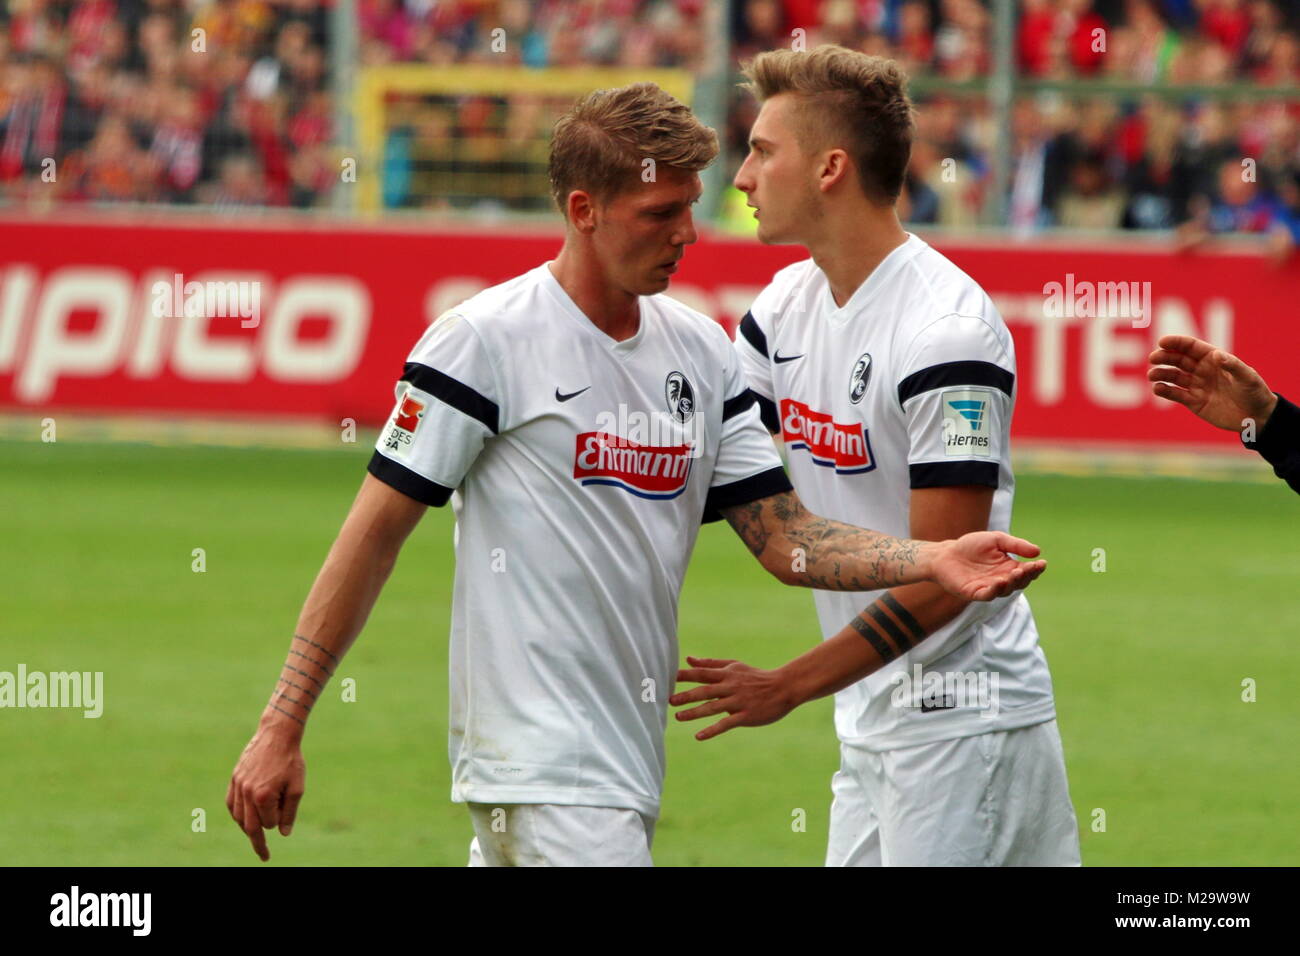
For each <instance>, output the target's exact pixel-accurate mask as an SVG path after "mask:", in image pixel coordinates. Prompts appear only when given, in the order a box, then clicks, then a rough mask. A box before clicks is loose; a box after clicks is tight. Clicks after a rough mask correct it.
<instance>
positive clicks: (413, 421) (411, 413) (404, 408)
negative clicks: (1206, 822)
mask: <svg viewBox="0 0 1300 956" xmlns="http://www.w3.org/2000/svg"><path fill="white" fill-rule="evenodd" d="M427 407H428V406H427V404H426V403H425V402H423V401H421V400H420V399H418V398H415V397H414V396H412V395H411V394H410V392H407V393H406V394H404V395H403V396H402V398H401V400H400V401H398V403H397V408H396V409H395V410H394V411H393V418H392V424H391V425H390V426H389V428H388V434H387V436H386V437H385V438H384V448H386V449H387V450H388V451H390V452H394V453H396V454H399V455H400V454H402V453H403V452H406V451H408V450H409V449H410V447H411V444H412V443H413V442H414V441H415V432H416V430H417V429H418V428H419V427H420V422H421V421H423V420H424V411H425V409H426V408H427Z"/></svg>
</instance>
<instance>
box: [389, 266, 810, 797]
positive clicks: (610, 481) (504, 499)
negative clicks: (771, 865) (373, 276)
mask: <svg viewBox="0 0 1300 956" xmlns="http://www.w3.org/2000/svg"><path fill="white" fill-rule="evenodd" d="M639 301H640V310H641V323H640V328H639V330H638V331H637V334H636V335H635V336H633V337H632V338H630V339H628V340H626V341H623V342H616V341H614V339H612V338H610V337H609V336H607V335H606V334H605V333H603V332H601V331H600V330H599V329H598V328H596V326H595V325H593V324H592V323H591V322H590V321H589V320H588V319H587V317H586V316H585V315H584V314H583V313H582V312H581V311H580V310H579V309H578V307H577V306H576V305H575V304H574V302H573V301H572V300H571V299H570V298H569V296H568V294H567V293H566V292H565V291H564V289H563V287H562V286H561V285H560V283H559V282H558V281H557V280H556V279H555V277H554V275H553V274H552V273H551V271H550V269H549V268H548V266H547V265H541V266H538V267H537V268H536V269H533V270H531V271H529V272H527V273H525V274H523V275H521V276H519V277H517V278H515V279H511V280H510V281H508V282H505V283H502V284H501V285H497V286H494V287H492V288H490V289H487V290H485V291H483V292H481V293H479V294H478V295H476V296H474V297H473V298H471V299H469V300H467V301H465V302H464V303H462V304H461V305H459V306H457V307H456V308H454V309H452V310H451V311H450V312H448V313H446V314H444V315H443V316H441V317H440V318H439V319H438V320H437V321H436V322H435V323H433V324H432V325H431V326H430V327H429V329H428V331H427V332H426V333H425V334H424V336H423V337H422V338H421V339H420V341H419V342H418V343H417V344H416V346H415V348H414V349H413V350H412V351H411V354H410V357H409V359H408V360H407V364H406V368H405V373H404V374H403V376H402V378H401V380H400V381H399V382H398V384H397V390H396V391H397V404H396V407H395V408H394V411H393V414H392V416H391V417H390V418H389V420H388V423H387V425H385V426H384V429H383V431H382V433H381V434H380V437H379V440H378V442H377V443H376V446H375V454H374V456H373V458H372V459H371V462H370V466H369V470H370V473H371V474H373V475H374V476H375V477H377V478H379V479H380V480H382V481H384V482H386V483H387V484H389V485H391V486H392V487H394V488H396V489H398V490H399V491H401V492H403V493H404V494H406V495H409V496H410V497H412V498H415V499H417V500H419V501H422V502H425V503H426V504H429V505H435V506H437V505H442V504H444V503H445V502H446V501H447V500H448V498H450V500H451V502H452V506H453V508H454V510H455V514H456V576H455V584H454V588H453V597H452V615H451V617H452V620H451V722H450V730H451V732H450V742H449V743H450V756H451V763H452V799H453V800H454V801H457V802H466V801H468V802H472V803H486V804H505V803H555V804H570V805H573V804H577V805H584V806H604V807H623V808H628V809H633V810H637V811H639V812H641V813H645V814H649V815H652V816H657V815H658V812H659V797H660V790H661V788H662V784H663V776H664V727H665V723H666V720H667V701H668V697H669V695H670V694H671V693H672V692H673V685H674V681H675V677H676V672H677V666H678V652H677V599H678V594H679V592H680V590H681V585H682V578H683V576H684V575H685V573H686V565H687V562H688V560H689V558H690V554H691V550H692V548H693V547H694V545H695V538H696V535H697V534H698V532H699V528H700V523H701V521H702V520H713V519H716V518H718V517H720V515H719V514H718V513H717V512H718V509H719V508H724V507H729V506H731V505H736V504H743V503H745V502H748V501H753V500H756V499H759V498H765V497H767V496H768V495H772V494H776V493H778V492H782V491H788V490H789V489H790V483H789V481H788V479H787V478H786V474H785V471H784V469H783V468H782V466H781V459H780V457H779V456H778V455H777V453H776V450H775V448H774V447H773V445H772V442H771V439H770V437H769V435H768V433H767V430H766V429H765V428H764V427H763V424H762V421H761V420H760V418H759V412H758V407H757V403H756V401H755V397H754V395H753V393H752V392H750V391H749V389H748V387H747V386H746V383H745V377H744V372H743V371H742V370H741V367H740V360H739V357H738V356H737V355H736V353H735V351H734V349H732V347H731V343H730V342H729V341H728V339H727V335H726V333H725V332H724V331H723V330H722V328H721V326H719V325H718V324H717V323H716V322H714V321H712V320H711V319H709V318H708V317H706V316H704V315H701V314H700V313H698V312H695V311H693V310H691V309H689V308H687V307H686V306H684V305H682V304H680V303H678V302H676V301H674V300H673V299H670V298H668V297H667V296H664V295H655V296H648V297H642V298H641V299H640V300H639Z"/></svg>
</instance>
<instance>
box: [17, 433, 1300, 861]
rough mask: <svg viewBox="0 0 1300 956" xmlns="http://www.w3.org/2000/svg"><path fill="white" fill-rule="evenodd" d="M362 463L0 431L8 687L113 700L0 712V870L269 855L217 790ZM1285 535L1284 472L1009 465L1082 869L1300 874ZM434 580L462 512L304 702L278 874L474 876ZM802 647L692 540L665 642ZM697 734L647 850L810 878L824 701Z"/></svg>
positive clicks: (422, 550)
mask: <svg viewBox="0 0 1300 956" xmlns="http://www.w3.org/2000/svg"><path fill="white" fill-rule="evenodd" d="M368 457H369V449H368V448H367V447H365V446H364V445H356V446H349V450H348V451H346V452H338V451H332V452H326V451H305V450H302V451H299V450H295V451H273V450H266V449H226V448H158V447H153V446H148V445H103V444H77V443H74V442H59V443H56V444H23V443H16V442H3V443H0V502H3V508H2V509H0V542H3V545H2V546H0V547H2V549H3V551H2V553H3V555H4V561H3V582H4V586H3V598H0V670H7V671H11V672H12V671H16V669H17V666H18V665H19V664H20V663H22V664H25V665H26V666H27V669H28V670H29V671H36V670H42V671H60V670H80V671H103V672H104V697H105V704H104V713H103V716H102V717H100V718H99V719H85V718H84V717H83V716H82V714H81V712H80V711H70V710H53V709H47V710H31V709H24V710H16V709H15V710H10V709H4V710H0V753H3V754H4V755H5V766H6V768H7V771H8V772H6V773H5V774H3V775H0V860H3V861H4V862H5V863H6V864H11V865H149V864H161V865H235V864H250V865H262V864H260V863H259V862H258V861H257V859H256V857H255V856H254V855H253V853H252V851H251V849H250V848H249V845H248V841H247V839H246V838H245V837H244V836H243V834H242V833H240V832H239V831H238V830H237V829H236V827H235V825H234V823H233V822H232V821H231V820H230V819H229V815H228V814H227V812H226V808H225V803H224V801H225V793H226V786H227V783H228V781H229V777H230V772H231V769H232V768H233V766H234V763H235V761H236V759H237V758H238V756H239V753H240V750H241V749H242V748H243V746H244V744H245V743H246V742H247V740H248V738H249V736H250V734H251V733H252V731H253V729H254V726H255V724H256V720H257V717H258V715H259V714H260V712H261V710H262V707H263V705H264V704H265V702H266V700H267V697H268V696H269V694H270V691H271V688H272V685H273V683H274V681H275V678H276V676H277V675H278V672H279V668H280V664H281V662H282V661H283V658H284V654H285V651H286V649H287V647H288V643H289V638H290V636H291V633H292V628H293V625H294V622H295V620H296V618H297V614H298V611H299V608H300V606H301V604H302V601H303V598H304V597H305V596H306V593H307V589H308V588H309V586H310V584H311V582H312V579H313V578H314V576H315V574H316V571H317V570H318V569H319V567H320V563H321V561H322V559H323V558H324V556H325V552H326V550H327V549H328V547H329V545H330V542H331V541H332V540H333V537H334V534H335V532H336V531H337V529H338V526H339V524H340V522H341V521H342V519H343V516H344V514H345V513H346V511H347V508H348V506H349V504H350V503H351V500H352V496H353V494H354V493H355V491H356V488H357V486H358V485H359V483H360V481H361V477H362V474H363V473H364V469H365V462H366V460H367V458H368ZM1298 528H1300V500H1297V499H1296V496H1295V495H1294V494H1292V493H1291V492H1290V491H1289V490H1288V489H1287V488H1286V487H1285V486H1284V485H1282V484H1281V483H1280V482H1279V483H1277V484H1276V485H1255V484H1226V483H1207V482H1195V481H1183V480H1176V479H1144V480H1135V479H1111V478H1065V477H1050V476H1034V475H1022V476H1021V477H1020V481H1019V483H1018V487H1017V496H1016V521H1015V527H1014V529H1013V530H1014V531H1015V532H1016V533H1018V534H1020V535H1022V536H1025V537H1028V538H1030V539H1032V540H1034V541H1036V542H1038V543H1039V544H1041V545H1042V546H1043V548H1044V551H1045V554H1046V556H1047V558H1048V560H1049V570H1048V573H1047V575H1046V576H1045V577H1044V578H1043V579H1042V580H1041V581H1039V582H1038V583H1037V584H1035V585H1034V587H1033V588H1032V589H1031V591H1030V601H1031V604H1032V605H1033V608H1034V611H1035V615H1036V617H1037V620H1038V625H1039V630H1040V632H1041V635H1042V642H1043V646H1044V648H1045V650H1046V653H1047V657H1048V661H1049V663H1050V665H1051V668H1052V675H1053V678H1054V681H1055V686H1056V698H1057V711H1058V720H1059V723H1060V727H1061V732H1062V736H1063V739H1064V744H1065V753H1066V760H1067V766H1068V769H1069V774H1070V785H1071V793H1072V796H1073V799H1074V805H1075V810H1076V813H1077V815H1078V817H1079V823H1080V828H1081V839H1082V846H1083V859H1084V863H1085V865H1089V864H1091V865H1132V864H1153V865H1208V864H1214V865H1259V864H1273V865H1277V864H1284V865H1285V864H1289V865H1295V864H1296V863H1297V862H1300V822H1298V821H1297V820H1296V816H1295V812H1294V810H1295V805H1296V799H1297V794H1300V761H1297V760H1296V759H1295V754H1294V740H1295V733H1296V727H1297V726H1300V694H1297V693H1296V688H1297V687H1300V649H1297V647H1296V638H1297V634H1298V632H1300V588H1297V587H1296V583H1295V582H1296V579H1297V572H1298V571H1300V544H1298V542H1300V535H1298V534H1297V530H1298ZM196 548H202V549H204V559H205V561H206V571H204V572H203V573H196V572H194V571H193V570H192V569H191V566H192V563H193V561H194V560H195V559H194V556H193V551H194V549H196ZM1098 548H1100V549H1104V552H1105V562H1106V570H1105V571H1104V572H1097V571H1094V570H1093V566H1094V564H1095V562H1096V560H1097V556H1096V552H1095V549H1098ZM451 571H452V556H451V516H450V509H438V510H431V511H430V512H429V514H428V516H427V517H426V518H425V520H424V522H423V524H422V525H421V526H420V528H419V529H417V531H416V532H415V534H414V535H413V536H412V538H411V540H410V541H409V542H408V544H407V546H406V549H405V550H404V552H403V554H402V557H401V560H400V561H399V563H398V567H397V570H396V571H395V572H394V574H393V577H392V579H391V581H390V582H389V585H388V587H387V589H386V590H385V592H384V594H383V596H382V597H381V598H380V601H379V604H378V606H377V607H376V609H375V612H374V614H373V615H372V617H371V620H370V623H369V625H368V627H367V628H366V631H365V633H363V634H362V636H361V638H360V639H359V641H358V643H357V644H356V646H355V647H354V648H353V650H352V652H351V653H350V654H349V656H348V657H347V658H346V659H345V661H344V664H343V666H342V668H341V669H340V671H339V674H338V675H337V676H336V677H335V680H334V681H333V682H332V683H331V685H330V687H329V691H328V692H327V694H326V695H325V698H324V699H323V701H322V704H321V706H318V707H317V709H316V713H315V715H314V716H313V718H312V720H311V724H310V727H309V729H308V732H307V736H306V741H305V748H304V750H305V755H306V760H307V794H306V797H305V799H304V801H303V804H302V808H301V811H300V814H299V820H298V824H297V826H296V828H295V831H294V834H293V836H292V837H290V838H288V839H284V838H282V837H280V836H279V835H278V834H272V835H270V836H269V837H268V839H269V840H270V846H271V854H272V857H271V862H270V864H268V865H271V866H281V865H348V864H367V865H381V864H397V865H430V864H433V865H437V864H449V865H457V866H460V865H463V864H464V863H465V860H466V858H467V847H468V843H469V839H470V836H471V830H470V825H469V819H468V815H467V814H466V812H465V810H464V808H463V807H461V806H458V805H454V804H452V803H451V802H450V801H449V799H448V794H449V788H450V784H449V768H448V764H447V757H446V722H447V690H446V686H447V651H446V640H447V636H446V635H447V629H448V621H449V616H450V598H451ZM816 639H817V627H816V620H815V616H814V613H813V608H812V600H811V596H810V594H808V593H807V592H805V591H801V590H797V589H793V588H787V587H783V586H782V585H780V584H778V583H777V582H775V581H774V580H772V579H771V578H769V577H767V575H766V574H765V573H764V572H763V571H762V569H761V568H760V567H759V566H758V564H757V563H756V562H755V561H754V560H753V559H752V558H751V557H750V556H749V554H748V552H747V551H746V550H745V548H744V547H743V545H741V543H740V541H739V540H738V539H737V538H736V537H735V536H734V535H733V534H732V532H731V530H730V529H729V528H728V527H727V526H726V525H725V524H715V525H709V526H706V528H705V529H704V530H703V531H702V532H701V535H700V540H699V543H698V545H697V547H696V551H695V557H694V560H693V563H692V567H691V571H690V573H689V575H688V577H687V582H686V588H685V591H684V593H683V598H682V609H681V645H682V653H683V655H685V654H686V653H694V654H702V655H707V656H718V657H739V658H742V659H745V660H747V661H749V662H750V663H752V664H755V665H759V666H775V665H777V664H779V663H781V662H783V661H785V660H787V659H789V658H790V657H792V656H794V655H796V654H798V653H799V652H800V651H802V650H803V649H805V648H806V647H808V646H810V645H811V643H812V642H814V641H815V640H816ZM342 677H353V678H355V680H356V696H357V700H356V702H355V703H344V702H342V701H341V700H340V699H339V693H340V684H341V678H342ZM1248 678H1249V679H1252V680H1253V681H1254V682H1255V688H1256V689H1255V694H1256V698H1257V699H1256V700H1255V701H1254V702H1245V701H1243V700H1242V695H1243V681H1245V680H1246V679H1248ZM699 726H702V725H700V724H677V723H676V722H675V721H672V720H670V722H669V733H668V738H669V740H668V752H669V771H668V780H667V785H666V789H665V794H664V804H663V816H662V817H661V819H660V823H659V827H658V830H657V833H656V839H655V858H656V860H657V862H658V863H659V864H661V865H673V864H722V865H745V864H808V865H817V864H820V863H821V861H822V858H823V853H824V850H825V838H826V824H827V814H828V809H829V802H830V790H829V782H830V776H831V774H832V773H833V772H834V770H835V769H836V767H837V765H838V756H837V750H836V744H835V739H834V734H833V730H832V727H831V704H830V701H829V700H823V701H818V702H815V703H814V704H812V705H809V706H806V707H804V708H802V709H800V710H799V711H796V712H795V713H793V714H791V715H790V716H789V717H787V718H786V719H785V720H784V721H782V722H780V723H778V724H775V725H773V726H770V727H766V728H761V729H757V730H749V729H742V730H739V731H733V732H731V733H728V734H726V735H724V736H722V737H721V738H718V739H716V740H713V741H709V742H708V743H706V744H700V743H698V742H696V741H695V740H694V739H693V738H692V737H691V733H692V732H693V731H694V730H696V729H697V728H698V727H699ZM797 809H802V810H804V811H805V812H806V816H807V825H806V830H805V831H804V832H797V831H795V830H794V829H792V826H791V824H792V820H793V819H794V813H795V811H796V810H797ZM1098 811H1102V812H1104V830H1103V829H1097V828H1098V827H1100V826H1101V824H1102V816H1101V815H1100V814H1099V813H1098ZM196 821H201V822H202V824H203V826H202V827H201V828H200V827H199V825H198V823H196Z"/></svg>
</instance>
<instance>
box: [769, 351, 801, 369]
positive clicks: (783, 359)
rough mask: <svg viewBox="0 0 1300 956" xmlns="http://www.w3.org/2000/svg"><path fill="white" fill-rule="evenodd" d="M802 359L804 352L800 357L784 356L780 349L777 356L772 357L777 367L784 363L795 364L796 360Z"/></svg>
mask: <svg viewBox="0 0 1300 956" xmlns="http://www.w3.org/2000/svg"><path fill="white" fill-rule="evenodd" d="M801 358H803V353H802V352H801V353H799V354H798V355H782V354H781V351H780V349H778V350H777V351H776V354H774V355H773V356H772V361H773V362H775V363H776V364H777V365H780V364H781V363H782V362H793V361H794V360H795V359H801Z"/></svg>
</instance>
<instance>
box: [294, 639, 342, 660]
mask: <svg viewBox="0 0 1300 956" xmlns="http://www.w3.org/2000/svg"><path fill="white" fill-rule="evenodd" d="M293 639H294V640H295V641H306V642H307V643H308V644H310V645H311V646H312V647H314V648H316V649H317V650H318V651H323V652H324V653H325V655H326V656H327V657H328V658H329V659H330V660H332V661H333V662H334V666H335V667H337V666H338V664H339V659H338V658H337V657H335V656H334V655H333V654H331V653H330V652H329V649H328V648H326V647H323V646H321V645H320V644H317V643H316V642H315V641H313V640H312V639H311V638H309V637H303V636H302V635H301V634H295V635H294V636H293Z"/></svg>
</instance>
